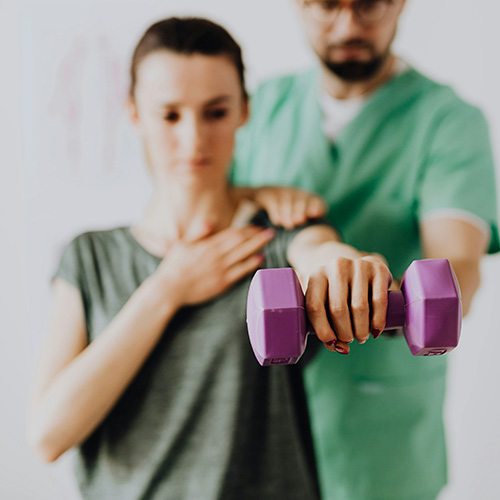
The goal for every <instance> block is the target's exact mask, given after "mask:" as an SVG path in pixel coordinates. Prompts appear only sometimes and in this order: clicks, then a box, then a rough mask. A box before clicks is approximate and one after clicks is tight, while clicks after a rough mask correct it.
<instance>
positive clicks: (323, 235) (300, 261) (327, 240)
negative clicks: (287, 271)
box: [287, 226, 362, 286]
mask: <svg viewBox="0 0 500 500" xmlns="http://www.w3.org/2000/svg"><path fill="white" fill-rule="evenodd" d="M361 255H362V254H361V253H360V252H359V251H358V250H356V249H355V248H354V247H352V246H350V245H346V244H345V243H342V242H341V241H340V236H339V235H338V233H337V232H336V231H335V230H334V229H332V228H330V227H326V226H313V227H310V228H308V229H305V230H303V231H301V232H300V233H299V234H298V235H297V236H296V237H295V238H294V240H293V241H292V243H291V244H290V246H289V248H288V251H287V259H288V262H290V264H291V265H292V266H293V267H294V268H295V270H296V271H297V273H298V274H299V277H300V279H301V282H302V284H303V286H305V285H306V284H307V280H308V279H309V276H310V275H311V274H312V273H313V272H315V271H316V270H318V269H319V268H320V267H321V266H323V265H325V264H327V263H328V262H329V261H330V260H332V259H334V258H338V257H346V258H352V259H354V258H359V257H361Z"/></svg>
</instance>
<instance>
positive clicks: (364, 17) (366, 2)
mask: <svg viewBox="0 0 500 500" xmlns="http://www.w3.org/2000/svg"><path fill="white" fill-rule="evenodd" d="M389 4H390V0H356V1H354V2H353V3H352V7H353V9H354V11H355V13H356V16H357V18H358V19H359V20H360V21H361V22H364V23H373V22H375V21H380V19H382V18H383V17H384V15H385V13H386V12H387V9H388V8H389Z"/></svg>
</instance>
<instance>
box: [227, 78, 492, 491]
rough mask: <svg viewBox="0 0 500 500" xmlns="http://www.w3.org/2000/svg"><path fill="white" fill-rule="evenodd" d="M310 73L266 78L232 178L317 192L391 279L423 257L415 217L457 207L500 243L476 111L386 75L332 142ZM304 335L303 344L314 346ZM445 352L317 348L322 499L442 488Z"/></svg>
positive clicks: (312, 367)
mask: <svg viewBox="0 0 500 500" xmlns="http://www.w3.org/2000/svg"><path fill="white" fill-rule="evenodd" d="M319 95H320V83H319V71H317V70H312V71H308V72H305V73H302V74H298V75H293V76H286V77H281V78H277V79H274V80H271V81H269V82H266V83H264V84H263V85H261V86H260V87H259V89H258V90H257V92H256V93H255V94H254V96H252V100H251V118H250V121H249V123H248V124H247V125H246V126H245V127H244V128H243V129H241V131H240V132H239V133H238V140H237V147H236V151H235V157H234V164H233V169H232V172H231V178H232V181H233V182H234V183H235V184H237V185H252V186H259V185H264V184H265V185H290V186H296V187H300V188H304V189H308V190H310V191H313V192H316V193H318V194H320V195H322V196H323V197H324V198H325V199H326V201H327V203H328V205H329V214H328V219H329V221H330V222H331V223H332V225H333V226H335V228H336V229H337V230H338V231H339V232H340V234H341V235H342V238H343V240H344V241H345V242H346V243H349V244H351V245H353V246H355V247H356V248H358V249H360V250H364V251H367V252H379V253H381V254H383V255H384V256H385V257H386V258H387V260H388V262H389V265H390V268H391V271H392V273H393V275H394V276H395V277H400V276H402V274H403V273H404V271H405V269H406V268H407V267H408V265H409V264H410V263H411V262H412V261H413V260H414V259H419V258H422V257H423V255H422V250H421V247H420V241H419V220H420V219H421V218H422V217H423V216H425V215H428V214H431V213H433V212H436V211H440V210H450V209H451V210H460V211H465V212H468V213H469V214H472V215H474V216H476V217H479V218H480V219H482V220H483V221H484V222H486V224H488V225H489V226H490V227H491V241H490V246H489V251H490V252H491V253H493V252H497V251H498V250H499V249H500V243H499V239H498V230H497V208H496V194H495V179H494V167H493V159H492V153H491V146H490V142H489V134H488V129H487V125H486V122H485V120H484V118H483V115H482V114H481V112H480V111H479V110H478V109H477V108H475V107H473V106H470V105H469V104H466V103H465V102H463V101H462V100H461V99H460V98H458V97H457V95H456V94H455V93H454V92H453V91H452V90H451V89H450V88H449V87H447V86H444V85H440V84H438V83H436V82H433V81H432V80H430V79H428V78H426V77H424V76H423V75H421V74H420V73H419V72H417V71H415V70H414V69H410V70H408V71H406V72H404V73H403V74H401V75H398V76H396V77H394V78H393V79H392V80H391V81H389V82H388V83H386V84H385V85H383V86H382V87H381V88H380V89H378V91H376V92H375V93H374V94H372V95H371V96H370V97H369V98H368V99H367V101H366V103H365V105H364V107H363V108H362V110H361V111H360V113H359V114H358V115H357V117H356V118H354V119H353V120H352V121H351V122H350V123H349V124H348V125H347V126H346V127H345V128H344V129H343V130H342V131H341V133H340V135H339V136H338V138H337V140H336V141H335V143H333V144H332V143H330V142H329V140H328V139H327V138H326V137H325V135H324V132H323V130H322V121H323V115H322V110H321V108H320V104H319ZM313 341H314V340H311V342H313ZM445 374H446V358H445V357H433V358H427V357H414V356H412V355H411V354H410V351H409V349H408V347H407V346H406V344H405V341H404V339H403V338H402V337H394V338H389V337H385V336H382V337H379V338H378V339H377V340H373V339H370V340H369V341H368V342H367V343H366V344H365V345H363V346H360V345H357V344H352V345H351V355H350V356H345V357H344V356H341V355H338V354H333V353H330V352H328V351H326V350H323V349H322V350H320V352H319V353H318V354H317V355H316V356H315V357H314V359H313V360H312V361H311V362H310V363H309V365H308V366H307V367H306V370H305V385H306V390H307V394H308V406H309V411H310V415H311V426H312V432H313V436H314V440H315V447H316V454H317V460H318V471H319V476H320V483H321V489H322V494H323V498H324V499H327V500H417V499H418V500H427V499H429V500H430V499H434V498H436V496H437V495H438V492H439V491H440V490H441V488H442V487H443V486H444V485H445V484H446V452H445V438H444V428H443V418H442V410H443V401H444V393H445Z"/></svg>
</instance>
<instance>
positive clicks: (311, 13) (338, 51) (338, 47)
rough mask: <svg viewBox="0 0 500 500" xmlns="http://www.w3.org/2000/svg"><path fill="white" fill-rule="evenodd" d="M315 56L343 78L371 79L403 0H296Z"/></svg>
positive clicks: (383, 56) (387, 47)
mask: <svg viewBox="0 0 500 500" xmlns="http://www.w3.org/2000/svg"><path fill="white" fill-rule="evenodd" d="M296 2H297V4H298V8H299V11H300V14H301V17H302V21H303V23H304V27H305V31H306V36H307V38H308V40H309V43H310V44H311V47H312V48H313V50H314V52H316V55H317V56H318V57H319V59H320V60H321V62H322V63H323V64H324V65H325V67H327V68H328V69H329V70H330V71H331V72H332V73H334V74H335V75H337V76H338V77H339V78H341V79H342V80H345V81H351V82H360V81H364V80H368V79H369V78H371V77H372V76H373V75H374V74H375V73H376V72H377V70H378V69H379V68H380V67H381V66H382V64H383V63H384V62H385V60H386V59H387V57H388V55H389V53H390V47H391V43H392V41H393V39H394V36H395V35H396V28H397V23H398V19H399V16H400V14H401V11H402V9H403V5H404V3H405V0H338V1H337V0H305V1H304V0H296Z"/></svg>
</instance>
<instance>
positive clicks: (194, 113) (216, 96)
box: [129, 50, 248, 185]
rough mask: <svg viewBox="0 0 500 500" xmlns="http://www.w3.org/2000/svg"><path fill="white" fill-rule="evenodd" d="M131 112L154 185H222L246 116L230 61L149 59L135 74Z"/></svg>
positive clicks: (158, 55)
mask: <svg viewBox="0 0 500 500" xmlns="http://www.w3.org/2000/svg"><path fill="white" fill-rule="evenodd" d="M129 110H130V116H131V118H132V122H133V123H134V124H135V126H136V129H137V131H138V132H139V134H140V136H141V138H142V141H143V144H144V149H145V153H146V157H147V160H148V164H149V166H150V168H151V171H152V175H153V177H154V179H155V180H156V181H158V182H164V181H169V182H171V181H172V180H178V181H180V182H183V183H200V182H201V183H203V185H208V184H212V183H216V182H219V183H220V182H221V181H224V182H225V178H226V170H227V168H228V166H229V164H230V162H231V158H232V153H233V147H234V136H235V132H236V130H237V129H238V127H239V126H241V125H242V124H243V123H244V122H245V120H246V118H247V114H248V105H247V102H246V101H245V100H244V99H243V96H242V90H241V85H240V81H239V76H238V72H237V70H236V68H235V66H234V65H233V64H232V62H231V61H230V60H229V59H228V58H226V57H225V56H222V55H220V56H206V55H201V54H194V55H182V54H176V53H174V52H170V51H167V50H161V51H158V52H153V53H151V54H149V55H148V56H146V57H145V58H144V59H143V60H142V61H141V63H140V64H139V67H138V69H137V82H136V87H135V92H134V99H131V100H130V103H129Z"/></svg>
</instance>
